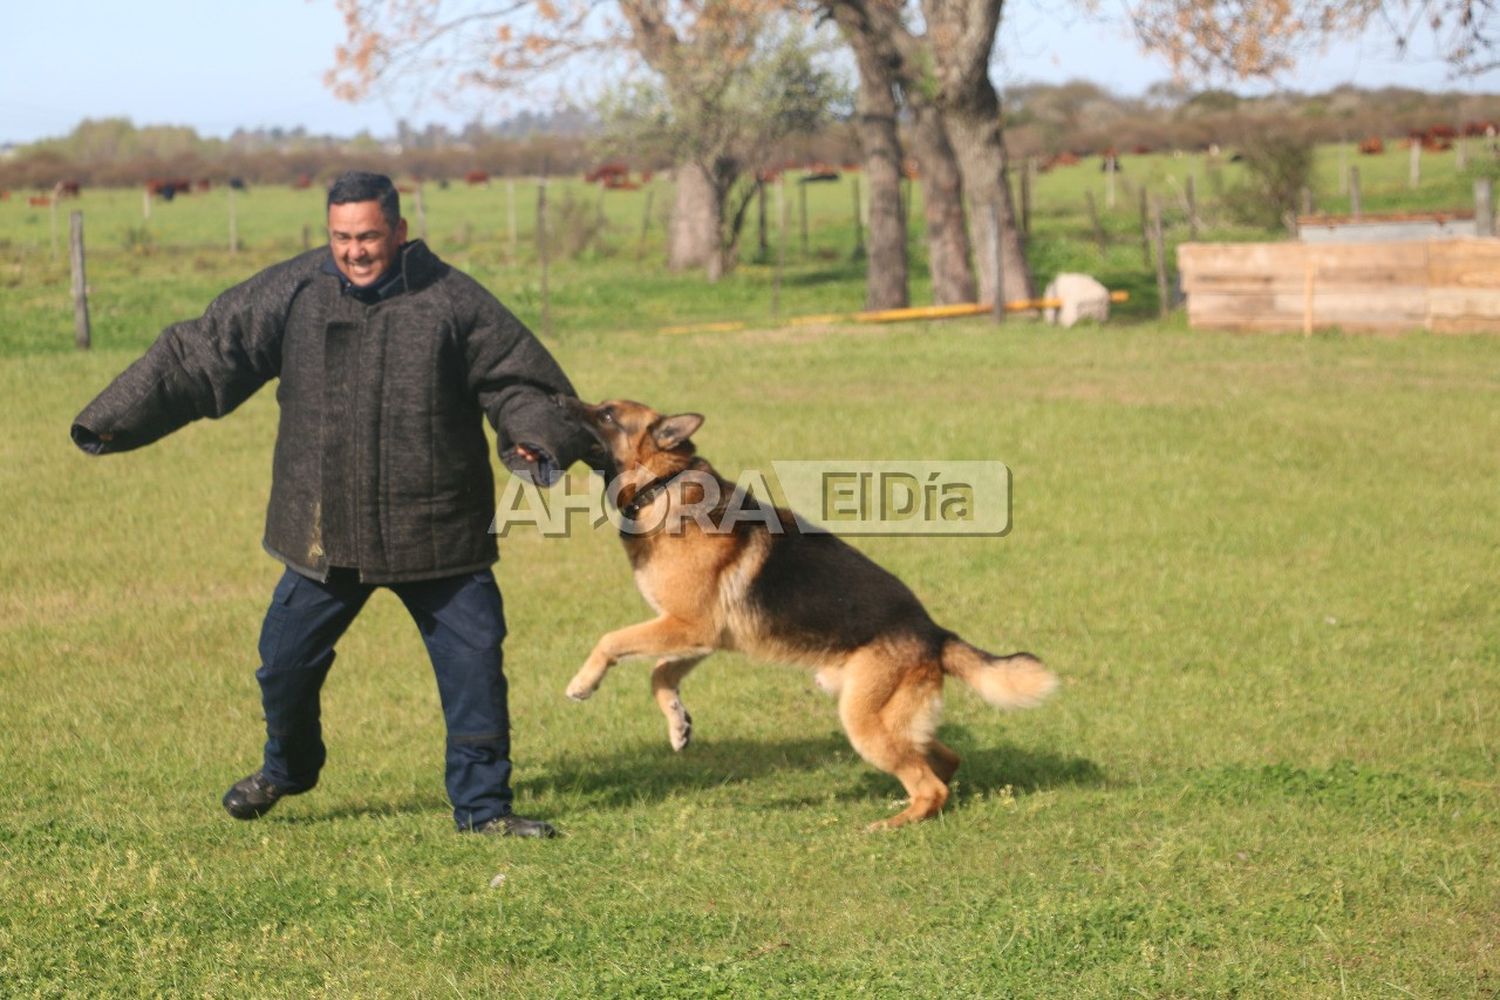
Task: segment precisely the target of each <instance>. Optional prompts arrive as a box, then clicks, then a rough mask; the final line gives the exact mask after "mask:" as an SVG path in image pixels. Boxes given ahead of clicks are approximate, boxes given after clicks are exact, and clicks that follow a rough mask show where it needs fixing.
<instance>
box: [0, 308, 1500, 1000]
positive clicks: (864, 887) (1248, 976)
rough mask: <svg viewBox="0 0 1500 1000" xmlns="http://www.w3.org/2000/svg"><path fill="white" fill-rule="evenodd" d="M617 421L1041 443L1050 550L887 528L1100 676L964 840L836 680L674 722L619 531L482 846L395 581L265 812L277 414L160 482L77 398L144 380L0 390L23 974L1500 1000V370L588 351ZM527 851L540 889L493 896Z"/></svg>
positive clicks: (546, 574) (6, 818)
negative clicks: (97, 450) (1499, 796)
mask: <svg viewBox="0 0 1500 1000" xmlns="http://www.w3.org/2000/svg"><path fill="white" fill-rule="evenodd" d="M557 350H558V354H559V356H560V357H561V359H562V360H563V362H564V363H565V364H566V365H567V367H568V368H569V369H570V371H572V372H573V373H574V374H575V378H576V380H577V382H578V384H579V386H580V388H581V389H582V391H583V392H585V393H586V394H589V395H595V396H598V395H604V394H616V393H618V394H625V395H631V396H637V397H641V398H644V399H647V400H650V401H652V402H655V403H657V404H659V405H660V406H663V407H687V406H692V407H696V408H699V409H701V410H703V411H705V412H707V413H708V414H709V422H708V424H707V425H706V426H705V428H704V429H703V431H702V432H700V435H699V438H700V441H701V447H702V449H703V452H704V453H705V454H706V455H707V456H709V457H710V458H711V459H713V460H715V461H716V462H717V463H718V464H719V465H720V467H721V468H722V469H724V470H725V471H729V472H731V473H733V472H736V471H738V470H740V469H742V468H746V467H752V466H754V467H760V466H762V465H764V464H766V463H769V462H770V461H771V460H773V459H778V458H817V457H829V456H834V455H837V456H849V455H856V456H870V457H880V458H887V457H944V458H998V459H1001V460H1004V461H1006V462H1008V463H1009V464H1010V465H1011V467H1012V469H1013V470H1014V477H1015V514H1014V521H1015V527H1014V530H1013V532H1012V533H1011V535H1010V536H1009V537H1007V538H1005V539H933V538H927V539H920V538H909V539H870V540H862V541H861V543H860V544H861V547H863V548H864V549H865V550H866V551H868V552H870V553H871V554H873V555H874V556H876V557H877V558H879V559H880V560H882V561H883V562H884V563H885V564H887V565H888V566H890V567H892V568H893V569H895V570H896V571H897V572H899V573H900V574H901V575H902V576H903V577H904V578H905V579H906V580H908V581H909V582H910V583H911V584H912V585H913V586H914V588H915V589H916V590H917V591H918V592H919V593H920V594H921V595H922V596H923V597H924V598H925V599H926V601H927V602H928V603H929V605H930V606H931V608H932V609H933V610H934V612H935V613H936V615H937V616H938V618H939V620H940V621H943V622H946V623H950V624H952V625H954V626H955V627H958V628H960V629H961V631H962V632H963V633H964V634H966V635H967V636H969V637H971V638H973V639H974V640H975V641H977V642H981V643H984V644H987V645H990V646H992V647H996V648H1012V647H1016V646H1024V647H1026V648H1029V649H1033V650H1035V651H1036V652H1038V653H1039V654H1041V655H1043V656H1044V657H1046V658H1047V659H1048V661H1049V662H1050V663H1051V665H1053V666H1054V667H1055V668H1056V669H1057V671H1058V672H1059V673H1060V674H1061V675H1062V677H1063V678H1064V687H1063V689H1062V691H1061V693H1060V696H1059V697H1058V698H1057V699H1056V700H1055V701H1054V702H1052V703H1051V704H1049V705H1047V706H1045V707H1043V708H1041V709H1038V710H1036V711H1032V712H1028V713H1021V714H1015V715H1010V716H1005V715H1000V714H998V713H995V712H993V711H991V710H989V709H987V708H985V707H984V706H983V705H982V704H980V703H979V702H978V700H977V699H976V698H974V697H973V696H972V695H970V694H969V693H967V692H966V691H963V690H962V689H960V688H959V687H958V686H956V685H951V686H950V698H949V704H948V709H947V715H946V718H947V721H946V723H945V725H944V728H943V730H942V734H943V738H944V740H945V741H947V742H948V743H950V744H951V745H953V746H954V747H955V748H957V749H958V750H959V751H960V753H962V754H963V755H964V757H965V765H964V767H963V769H962V770H961V771H960V784H959V788H958V794H957V797H956V802H955V803H954V804H953V805H952V806H951V807H950V809H949V810H948V812H947V813H946V814H945V815H944V816H943V817H942V818H941V820H939V821H938V822H934V823H931V824H927V825H924V826H921V827H918V828H913V829H909V830H905V831H901V832H899V833H896V834H892V835H886V836H871V835H867V834H865V833H863V832H861V831H862V828H863V826H864V824H865V823H866V822H868V821H870V820H872V819H875V818H878V817H880V816H882V815H885V814H887V813H889V812H891V811H892V810H893V808H894V800H895V798H896V797H897V796H898V795H899V794H900V793H899V788H898V786H897V785H896V783H895V782H894V781H892V780H890V779H888V778H886V777H885V776H883V775H880V774H877V773H876V772H874V771H872V770H871V769H870V768H868V767H866V766H865V765H863V764H862V763H861V762H859V761H858V760H857V759H856V758H855V757H854V755H853V754H852V752H851V751H850V750H849V748H848V747H847V745H846V744H845V742H844V740H843V738H842V736H841V735H840V733H839V731H838V726H837V721H836V718H835V714H834V711H833V706H832V704H831V703H829V702H828V701H827V700H826V699H825V698H824V697H823V696H821V695H819V694H817V693H816V692H815V691H814V690H813V689H812V685H811V683H810V681H809V678H807V677H806V676H804V675H803V674H801V673H799V672H796V671H793V670H790V669H786V668H781V667H774V666H761V665H751V664H749V663H746V662H744V661H743V660H741V659H740V658H738V657H736V656H721V657H718V658H716V659H715V660H712V661H710V662H709V664H707V665H705V667H703V668H701V669H700V670H699V672H698V673H696V674H695V675H694V676H693V678H692V679H691V680H690V681H689V682H688V685H687V687H686V688H685V693H686V696H687V699H688V701H689V705H690V707H692V709H693V710H694V713H695V718H696V722H697V728H696V730H695V736H696V741H695V743H694V744H693V745H692V746H691V747H690V748H689V749H688V751H687V752H685V753H684V754H682V755H673V754H672V753H671V752H670V750H669V749H668V748H667V746H666V741H665V735H664V732H663V731H662V725H661V721H660V717H659V715H658V714H657V712H656V709H655V707H654V706H653V705H652V704H651V701H650V699H649V696H648V693H647V685H646V671H645V668H644V666H642V665H639V664H626V665H622V666H621V667H620V668H618V669H617V670H616V671H615V673H614V674H613V675H612V676H611V678H610V679H609V681H608V682H607V683H606V685H605V687H604V688H603V689H602V690H601V692H600V693H599V695H597V696H596V697H595V698H594V699H593V700H592V701H590V702H589V703H587V704H584V705H577V704H573V703H570V702H568V701H567V700H566V699H564V698H563V696H562V689H563V686H564V685H565V683H566V681H567V679H568V678H569V677H570V676H571V674H572V671H573V670H574V668H575V667H576V666H577V664H578V663H579V662H580V660H581V658H582V656H583V655H584V654H585V653H586V652H587V650H588V648H589V646H590V644H591V643H592V641H593V639H594V638H595V637H596V636H597V635H598V634H599V633H600V632H602V631H604V630H606V629H609V628H612V627H616V626H619V625H621V624H624V623H627V622H630V621H633V620H637V619H639V618H640V617H642V616H643V614H644V611H645V609H644V605H643V604H642V602H641V601H640V599H639V598H638V597H637V596H636V595H635V593H634V590H633V587H632V585H631V582H630V575H629V572H628V569H627V566H626V564H625V561H624V559H623V558H622V557H621V554H620V552H619V549H618V544H617V543H616V542H615V540H614V539H613V538H612V537H610V534H609V532H608V530H607V529H606V530H604V531H600V532H598V533H596V534H583V535H579V536H577V537H573V538H569V539H566V540H555V539H554V540H547V539H541V538H538V537H532V536H529V535H526V534H521V535H519V536H516V537H512V538H511V539H509V540H507V541H506V543H505V544H504V555H503V557H502V560H501V563H500V565H499V574H500V577H501V581H502V586H503V587H504V590H505V594H506V600H507V604H508V611H509V618H510V622H511V629H512V634H511V638H510V640H509V643H508V647H507V659H508V665H509V666H508V672H509V675H510V677H511V681H512V685H513V686H512V692H513V694H512V699H513V712H514V716H515V726H516V733H515V743H516V746H515V755H516V758H517V761H518V792H519V796H520V802H521V804H522V806H523V807H524V808H525V809H526V810H528V811H530V812H533V813H535V814H539V815H542V816H545V817H547V818H549V819H551V820H553V821H554V822H556V823H557V824H559V825H560V826H561V827H562V828H563V829H564V830H565V831H566V833H567V836H566V838H565V839H563V840H560V841H556V842H552V843H544V844H535V843H508V842H477V841H474V840H466V839H463V838H461V837H458V836H456V835H454V834H452V833H451V832H450V831H449V826H448V817H447V807H446V803H445V801H444V799H443V795H442V784H441V744H442V732H441V723H440V714H439V712H438V708H437V704H436V698H435V695H434V691H433V684H432V682H431V679H430V675H429V671H428V667H427V665H426V662H425V658H424V655H423V652H422V649H421V645H420V642H419V640H418V637H417V635H416V632H415V630H414V629H413V628H412V627H411V626H410V624H409V622H408V621H407V620H406V619H405V616H404V612H403V611H402V610H401V609H400V607H399V605H398V603H397V602H396V601H395V600H394V599H392V598H390V597H389V596H388V595H386V596H384V597H382V598H381V599H377V600H376V601H375V602H373V604H372V606H371V607H370V608H369V610H368V611H367V612H366V613H365V615H364V616H363V617H362V618H361V619H360V621H359V622H358V623H357V625H356V627H355V628H354V630H353V631H352V632H351V634H350V635H349V637H348V638H347V639H346V641H345V642H344V644H343V646H342V648H341V658H340V662H339V664H338V665H337V667H336V668H335V670H334V674H333V677H332V679H331V681H330V684H329V689H328V691H327V699H326V702H327V704H326V724H327V729H328V733H329V741H330V746H331V758H330V764H329V767H328V769H327V771H326V773H325V780H324V783H323V785H322V786H320V787H319V788H318V790H317V791H316V792H314V793H313V794H311V795H308V796H305V797H303V798H299V799H293V800H290V801H288V802H287V803H285V804H283V805H282V806H281V807H278V809H277V810H276V811H275V812H274V813H272V814H271V815H270V816H268V817H267V818H266V819H264V820H262V821H260V822H258V823H236V822H234V821H231V820H230V819H228V818H227V817H226V816H225V815H224V814H223V813H222V811H221V810H220V809H219V806H218V801H217V800H218V796H219V795H220V793H221V792H222V790H223V788H224V787H225V786H227V784H228V783H229V782H230V781H232V780H233V779H235V778H237V777H239V776H240V775H241V774H242V773H244V772H245V771H247V770H249V769H250V768H252V767H253V766H254V764H255V762H256V760H257V754H258V747H259V743H260V738H261V737H260V731H259V730H260V719H259V712H258V702H257V697H256V688H255V682H254V679H253V677H252V672H253V670H254V667H255V656H254V644H255V635H256V631H257V628H258V624H259V618H260V615H261V612H262V609H263V604H264V602H265V600H266V599H267V595H268V594H269V591H270V587H271V584H272V582H273V581H274V579H275V577H276V575H277V572H278V568H277V566H276V565H275V564H274V563H273V562H272V561H271V560H269V559H268V558H266V557H265V556H264V555H262V554H261V552H260V551H259V548H258V538H259V531H260V518H261V513H262V508H263V504H264V501H265V496H266V490H267V472H268V469H269V464H270V444H271V437H272V433H273V417H274V403H273V400H272V398H271V396H270V394H269V393H263V394H261V395H260V396H257V397H255V398H254V399H252V400H251V401H250V403H248V404H247V405H246V406H245V407H244V408H243V409H242V410H241V411H240V412H238V413H236V414H234V415H233V416H232V417H231V418H229V419H228V420H226V421H224V422H222V423H217V424H205V425H199V426H194V427H191V428H189V429H187V430H186V431H184V432H182V433H180V434H178V435H177V436H175V437H174V438H171V439H168V440H167V441H165V442H162V443H161V444H159V445H157V446H155V447H153V448H151V449H148V450H146V451H142V452H139V453H134V454H130V455H125V456H119V457H113V458H107V459H98V460H92V459H87V458H85V457H84V456H82V455H80V454H76V453H74V452H73V451H72V450H71V448H70V446H69V445H68V444H67V443H66V438H65V430H66V426H67V422H68V419H69V417H70V416H71V415H72V413H73V412H74V411H75V410H76V409H77V408H78V407H79V406H80V405H81V404H82V403H83V402H85V401H86V399H87V397H88V396H89V395H90V394H91V393H92V392H93V391H94V390H95V389H96V388H98V387H99V386H101V385H102V384H103V383H104V382H105V380H106V379H107V378H108V377H109V376H110V375H112V374H113V373H114V372H115V371H116V370H117V369H119V368H120V367H122V366H123V365H124V364H125V363H126V362H127V361H128V360H129V358H130V357H131V354H130V353H129V352H122V351H100V352H96V353H95V354H93V355H90V356H75V355H68V354H58V355H33V356H25V357H12V358H10V359H7V360H5V361H3V363H0V378H3V390H4V394H5V398H6V399H7V400H8V411H9V413H10V414H11V417H10V421H9V424H10V430H11V433H9V434H8V435H6V438H5V440H4V443H3V445H0V456H3V460H0V484H3V490H4V493H3V495H4V497H5V498H6V499H7V501H8V503H7V507H8V509H9V511H10V516H9V517H8V518H7V519H6V521H5V529H4V530H5V542H6V544H5V545H4V547H3V549H0V551H3V555H0V559H3V566H0V569H3V578H4V580H5V585H4V588H3V591H0V600H3V601H4V614H3V616H0V622H3V625H0V629H3V633H0V634H3V643H4V649H5V656H4V661H3V664H4V665H3V668H0V714H3V721H0V747H3V756H4V760H5V763H6V766H5V767H4V769H3V771H0V794H3V796H4V799H5V801H6V803H7V805H6V809H5V811H4V813H3V816H0V898H3V899H4V900H5V901H6V902H5V904H4V907H3V908H0V992H3V993H5V994H6V995H32V994H37V995H46V994H61V993H74V994H76V993H101V992H104V993H136V992H139V993H152V994H155V993H167V994H173V993H184V994H226V995H227V994H235V995H241V994H243V993H245V992H250V993H254V994H260V995H295V996H302V995H308V994H326V995H343V996H348V995H371V994H398V995H437V994H453V995H461V996H470V995H528V994H539V995H549V996H550V995H580V996H582V995H590V996H592V995H639V996H658V995H667V994H675V995H684V996H689V995H691V996H703V995H725V996H746V995H758V994H762V993H776V994H802V995H833V994H839V995H848V994H857V993H864V994H867V995H891V994H894V993H897V992H904V993H911V994H915V995H924V996H979V995H989V996H999V995H1027V996H1031V995H1047V996H1059V997H1075V996H1099V997H1114V996H1121V995H1126V994H1131V993H1135V994H1144V995H1147V996H1171V995H1216V994H1238V995H1244V996H1261V995H1290V996H1329V995H1341V994H1342V993H1344V992H1347V993H1348V994H1349V995H1355V996H1403V995H1416V996H1474V995H1481V994H1485V993H1489V992H1493V991H1494V990H1495V988H1496V986H1497V985H1500V955H1497V953H1496V951H1495V946H1496V943H1497V942H1496V935H1495V927H1496V922H1497V919H1500V907H1497V886H1500V882H1497V875H1496V870H1497V869H1496V864H1497V862H1500V857H1497V854H1500V850H1497V847H1496V844H1497V842H1500V841H1497V838H1496V834H1497V832H1500V831H1497V824H1496V805H1497V803H1496V791H1497V786H1496V753H1497V746H1496V733H1497V731H1500V728H1497V725H1496V723H1497V709H1500V697H1497V685H1496V669H1497V667H1500V644H1497V640H1496V630H1495V622H1496V620H1497V613H1500V593H1497V586H1496V567H1497V564H1496V554H1497V552H1500V509H1497V508H1500V500H1497V491H1496V488H1495V487H1496V484H1497V482H1500V450H1497V449H1496V447H1495V442H1496V441H1497V440H1500V406H1497V405H1496V403H1497V395H1500V376H1497V375H1496V372H1497V371H1500V344H1497V342H1496V341H1494V340H1491V339H1485V338H1473V339H1439V338H1433V337H1426V336H1413V337H1409V338H1406V339H1400V340H1375V339H1340V338H1334V337H1318V338H1313V339H1310V340H1304V339H1300V338H1296V339H1293V338H1282V337H1259V338H1251V337H1242V338H1239V337H1230V336H1219V335H1190V334H1185V333H1182V332H1179V331H1176V330H1164V329H1160V328H1154V327H1149V326H1140V327H1122V328H1118V329H1110V330H1107V331H1106V330H1101V329H1093V330H1079V331H1074V332H1069V333H1059V332H1053V331H1046V330H1042V329H1040V328H1036V327H1031V326H1024V325H1019V324H1017V325H1012V326H1011V327H1009V328H1007V329H1006V330H1005V331H1004V332H996V331H995V330H993V329H992V328H990V327H987V326H986V325H984V324H980V323H968V324H964V323H960V324H950V325H945V326H932V327H922V326H915V327H906V328H901V329H879V330H873V331H872V330H850V329H844V330H834V331H828V332H825V333H822V334H820V335H810V334H805V333H797V334H781V333H747V334H730V335H718V336H703V337H684V338H673V339H670V340H664V339H662V338H660V337H656V336H651V335H642V334H628V333H627V334H613V333H612V334H609V335H591V336H585V335H577V336H574V337H571V338H568V339H567V340H565V341H564V342H562V343H560V344H558V345H557ZM497 874H503V875H504V876H505V880H504V882H503V884H502V885H501V886H500V887H499V888H491V887H490V882H491V880H492V879H493V878H494V876H496V875H497Z"/></svg>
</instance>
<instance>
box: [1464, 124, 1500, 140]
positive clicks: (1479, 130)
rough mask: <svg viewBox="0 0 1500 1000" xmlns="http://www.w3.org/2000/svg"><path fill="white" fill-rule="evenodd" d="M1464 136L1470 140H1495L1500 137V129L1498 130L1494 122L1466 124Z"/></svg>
mask: <svg viewBox="0 0 1500 1000" xmlns="http://www.w3.org/2000/svg"><path fill="white" fill-rule="evenodd" d="M1464 135H1466V136H1469V137H1470V138H1488V139H1493V138H1494V137H1495V136H1496V135H1500V128H1497V127H1496V125H1495V123H1494V122H1481V121H1472V122H1466V123H1465V124H1464Z"/></svg>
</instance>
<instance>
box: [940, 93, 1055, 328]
mask: <svg viewBox="0 0 1500 1000" xmlns="http://www.w3.org/2000/svg"><path fill="white" fill-rule="evenodd" d="M983 91H984V93H987V94H988V102H985V101H984V100H983V96H984V94H982V93H981V94H974V95H972V96H974V97H976V98H979V99H978V100H976V101H965V102H964V103H963V104H962V105H961V106H957V107H953V108H949V109H948V110H947V113H946V114H945V115H944V120H945V121H946V122H947V124H948V134H949V136H950V137H951V138H952V140H953V147H954V152H956V153H957V154H958V163H959V168H960V169H961V170H962V171H963V178H964V193H965V194H966V196H967V197H968V201H969V206H970V211H971V214H970V216H969V218H970V220H971V221H972V223H973V228H974V244H975V246H974V260H975V269H976V270H978V271H979V295H980V298H982V299H984V300H985V301H986V302H993V301H995V300H994V298H993V296H994V295H995V294H996V289H995V254H994V246H995V244H994V233H993V232H992V231H991V225H990V214H989V206H990V204H991V203H992V202H994V203H997V204H998V206H999V209H1000V212H999V218H1000V256H1001V265H1002V270H1003V272H1004V273H1003V277H1002V280H1003V282H1004V287H1003V289H1002V290H1001V294H1003V295H1004V297H1005V299H1006V301H1011V300H1015V299H1030V298H1034V297H1035V296H1034V290H1033V287H1032V281H1031V267H1030V265H1029V264H1027V262H1026V247H1025V244H1024V243H1023V242H1022V240H1021V234H1020V231H1019V230H1018V229H1017V228H1016V212H1015V206H1014V205H1013V204H1012V203H1011V197H1010V184H1009V182H1008V181H1007V180H1006V163H1005V146H1004V143H1003V142H1002V140H1001V137H1000V118H999V111H1000V108H999V102H998V101H997V100H996V99H995V91H994V88H993V87H991V86H990V82H989V80H988V79H986V80H984V81H983ZM986 103H987V104H988V107H987V108H986V107H985V105H986ZM975 104H978V105H979V106H978V108H976V107H975V106H974V105H975Z"/></svg>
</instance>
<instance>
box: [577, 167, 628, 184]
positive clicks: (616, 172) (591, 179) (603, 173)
mask: <svg viewBox="0 0 1500 1000" xmlns="http://www.w3.org/2000/svg"><path fill="white" fill-rule="evenodd" d="M611 178H613V179H614V181H615V182H616V183H619V182H621V181H628V180H629V179H630V168H629V167H628V166H626V165H625V164H623V163H620V162H618V161H617V162H613V163H601V164H600V165H599V166H597V167H595V168H594V169H593V170H590V171H589V172H588V173H586V174H584V175H583V180H584V183H586V184H603V185H604V186H605V187H609V185H610V180H611Z"/></svg>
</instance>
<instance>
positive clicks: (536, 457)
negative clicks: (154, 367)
mask: <svg viewBox="0 0 1500 1000" xmlns="http://www.w3.org/2000/svg"><path fill="white" fill-rule="evenodd" d="M100 436H101V437H102V436H103V435H100ZM104 440H106V441H108V440H109V438H105V439H104ZM516 454H517V455H520V456H521V457H522V458H524V459H526V461H528V462H540V461H541V460H542V457H543V456H542V455H540V454H538V453H537V452H535V451H532V450H531V449H530V448H528V447H526V446H525V445H524V444H518V445H516Z"/></svg>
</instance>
